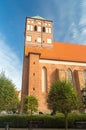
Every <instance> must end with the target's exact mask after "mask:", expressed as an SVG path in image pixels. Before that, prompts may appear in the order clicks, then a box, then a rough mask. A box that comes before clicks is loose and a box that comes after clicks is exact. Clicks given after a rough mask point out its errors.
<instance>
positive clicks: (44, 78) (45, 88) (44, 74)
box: [42, 67, 47, 92]
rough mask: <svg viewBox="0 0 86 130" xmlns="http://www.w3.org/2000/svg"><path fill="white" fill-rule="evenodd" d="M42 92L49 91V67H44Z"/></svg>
mask: <svg viewBox="0 0 86 130" xmlns="http://www.w3.org/2000/svg"><path fill="white" fill-rule="evenodd" d="M42 92H47V69H46V67H43V68H42Z"/></svg>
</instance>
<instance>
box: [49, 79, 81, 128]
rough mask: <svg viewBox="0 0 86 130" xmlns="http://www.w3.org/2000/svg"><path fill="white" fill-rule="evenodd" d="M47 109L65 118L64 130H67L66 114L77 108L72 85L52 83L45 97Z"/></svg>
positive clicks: (75, 94)
mask: <svg viewBox="0 0 86 130" xmlns="http://www.w3.org/2000/svg"><path fill="white" fill-rule="evenodd" d="M47 103H48V107H49V108H50V109H51V110H53V111H54V113H55V112H56V111H59V112H61V113H63V114H64V116H65V130H67V128H68V113H70V112H71V111H72V110H75V109H78V108H79V100H78V95H77V93H76V91H75V89H74V88H73V86H72V84H71V83H69V82H66V81H56V82H54V83H52V85H51V88H50V91H49V93H48V97H47Z"/></svg>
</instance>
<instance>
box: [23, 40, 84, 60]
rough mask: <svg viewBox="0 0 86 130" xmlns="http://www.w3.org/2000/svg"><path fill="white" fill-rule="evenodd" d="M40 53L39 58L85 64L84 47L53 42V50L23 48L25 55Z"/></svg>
mask: <svg viewBox="0 0 86 130" xmlns="http://www.w3.org/2000/svg"><path fill="white" fill-rule="evenodd" d="M30 52H32V53H40V54H41V55H40V58H44V59H53V60H63V61H76V62H86V45H80V44H70V43H69V44H68V43H63V42H53V48H36V47H29V46H28V47H25V55H28V53H30Z"/></svg>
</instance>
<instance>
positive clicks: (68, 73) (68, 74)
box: [67, 69, 72, 83]
mask: <svg viewBox="0 0 86 130" xmlns="http://www.w3.org/2000/svg"><path fill="white" fill-rule="evenodd" d="M67 76H68V81H69V82H70V83H72V72H71V70H70V69H68V70H67Z"/></svg>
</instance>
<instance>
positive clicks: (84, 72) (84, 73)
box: [83, 70, 86, 87]
mask: <svg viewBox="0 0 86 130" xmlns="http://www.w3.org/2000/svg"><path fill="white" fill-rule="evenodd" d="M83 75H84V82H85V87H86V70H84V71H83Z"/></svg>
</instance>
